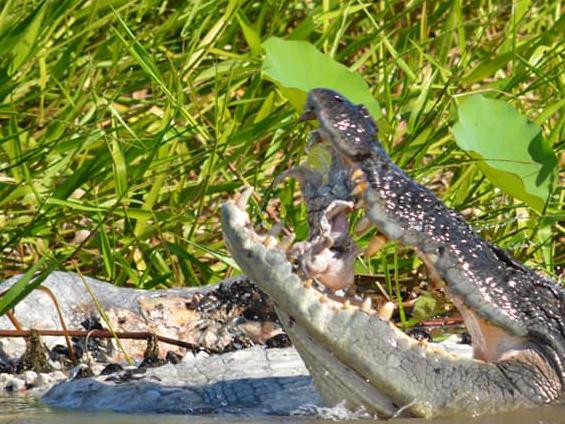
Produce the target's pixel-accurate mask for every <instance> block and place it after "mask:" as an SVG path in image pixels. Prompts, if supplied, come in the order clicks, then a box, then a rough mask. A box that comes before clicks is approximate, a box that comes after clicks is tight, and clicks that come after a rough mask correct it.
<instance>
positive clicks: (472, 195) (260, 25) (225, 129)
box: [0, 0, 565, 287]
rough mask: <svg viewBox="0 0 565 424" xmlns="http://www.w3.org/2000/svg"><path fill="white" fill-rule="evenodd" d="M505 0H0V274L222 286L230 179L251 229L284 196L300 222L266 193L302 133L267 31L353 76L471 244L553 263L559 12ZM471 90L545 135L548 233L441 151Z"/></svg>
mask: <svg viewBox="0 0 565 424" xmlns="http://www.w3.org/2000/svg"><path fill="white" fill-rule="evenodd" d="M514 4H515V6H514V7H511V2H503V1H500V2H498V1H478V0H476V1H466V2H461V1H457V0H456V1H445V2H435V1H424V0H415V1H377V2H368V3H362V2H354V1H352V2H338V1H323V2H309V1H305V2H300V1H288V2H276V1H273V2H246V1H196V0H191V1H168V2H166V1H157V0H154V1H153V0H137V1H123V0H106V1H75V0H62V1H33V0H28V1H15V0H13V1H11V2H10V1H8V2H7V3H6V2H4V6H3V10H2V12H1V15H0V46H1V47H0V101H1V103H0V225H1V228H2V231H1V234H0V244H1V246H2V250H1V251H0V252H1V253H0V255H1V257H0V269H1V274H0V277H1V278H5V277H7V276H10V275H12V274H15V273H21V272H24V271H25V270H27V269H29V268H30V267H31V266H32V265H33V264H36V263H37V262H38V261H39V260H40V259H41V258H47V261H46V264H49V263H53V261H55V260H60V261H61V265H60V266H61V267H62V268H64V269H68V270H75V269H76V268H77V267H78V269H80V271H81V272H82V273H83V274H85V275H89V276H93V277H98V278H101V279H104V280H108V281H112V282H114V283H116V284H133V285H136V286H139V287H155V286H160V285H167V286H174V285H201V284H208V283H210V282H214V281H218V280H220V279H222V278H224V277H226V276H228V275H230V274H231V273H233V272H234V270H233V268H232V265H233V262H232V261H231V259H230V258H229V256H227V252H226V249H225V247H224V245H223V241H222V237H221V230H220V226H219V208H220V205H221V204H222V202H223V201H224V200H225V199H227V198H228V197H230V196H231V195H232V194H233V193H234V192H235V191H237V190H238V189H239V188H240V187H242V186H243V185H251V186H253V187H255V189H256V193H257V194H258V197H257V199H259V200H258V201H257V202H256V203H255V204H254V205H253V207H252V209H251V210H252V213H253V215H254V219H255V220H256V222H258V223H259V222H261V221H264V220H265V219H266V217H267V215H266V214H265V210H266V207H267V205H268V204H269V202H270V201H272V199H276V198H280V199H281V202H282V205H283V206H282V207H281V208H279V207H278V204H277V203H276V202H274V201H272V204H271V206H272V207H273V210H274V211H275V213H280V214H281V216H282V217H283V218H284V219H285V220H286V221H287V222H288V224H289V225H293V226H296V227H298V228H297V229H298V231H299V232H300V231H301V232H302V233H304V231H305V227H304V225H305V224H304V222H303V218H304V215H303V214H304V210H303V209H302V208H300V207H297V206H296V205H293V203H292V202H293V200H292V199H293V196H292V192H291V191H290V190H291V189H295V188H296V187H295V185H294V184H293V183H292V182H288V183H285V185H283V186H281V187H278V188H277V187H273V178H274V175H276V174H277V173H279V172H280V171H281V170H283V169H286V168H287V167H289V166H291V165H292V164H296V163H298V162H299V161H300V160H301V159H303V157H304V153H303V149H304V144H305V140H306V138H307V132H308V129H307V128H306V127H305V126H304V125H301V124H298V123H297V117H298V115H297V113H296V111H295V110H293V109H292V108H291V106H290V105H289V104H288V103H286V102H285V101H284V97H283V96H280V94H279V93H278V92H277V90H276V89H275V86H274V85H273V84H272V83H270V82H269V81H266V80H264V79H263V78H262V76H261V72H260V68H261V58H262V54H261V48H260V43H261V41H264V40H266V39H267V38H268V37H270V36H278V37H281V38H287V39H302V40H307V41H310V42H312V43H313V44H315V45H316V46H317V47H318V48H319V49H320V50H321V51H323V52H324V53H326V54H328V55H331V56H333V57H334V58H335V59H336V60H338V61H340V62H342V63H344V64H346V65H347V66H349V67H350V68H351V69H353V70H355V71H356V72H359V73H360V74H361V75H362V76H363V78H364V79H365V80H366V81H367V82H368V83H369V85H370V86H371V88H372V90H373V94H374V96H375V97H376V99H377V100H378V101H379V103H380V105H381V107H382V109H383V113H384V115H383V118H382V119H381V120H380V121H379V123H378V124H379V129H380V136H381V138H382V140H383V142H384V144H385V146H386V147H387V148H388V149H389V151H390V152H391V155H392V157H393V158H394V160H395V161H397V162H398V163H399V164H400V165H401V166H402V167H403V168H405V169H406V170H408V172H409V173H410V174H411V175H413V176H414V177H415V178H416V179H417V180H418V181H420V182H422V183H424V184H426V185H428V186H429V187H430V188H432V189H433V190H434V191H436V193H438V195H440V196H441V197H442V198H443V199H444V200H445V201H446V202H447V203H448V204H449V205H450V206H452V207H455V208H457V209H459V210H461V211H463V213H464V214H465V215H466V216H467V217H468V218H469V219H470V220H471V221H472V222H473V224H474V225H475V226H476V227H477V228H478V229H479V230H480V231H481V233H482V234H483V235H484V236H485V237H486V238H488V239H490V240H493V241H495V242H499V243H500V245H501V246H502V247H505V248H507V249H509V250H510V251H511V252H512V253H513V254H514V255H516V256H517V257H519V258H520V259H521V260H527V261H529V262H528V263H529V264H530V265H537V266H539V267H541V268H544V269H546V270H547V271H549V272H556V273H560V272H562V271H559V269H560V268H559V267H562V266H564V265H565V251H564V249H563V247H562V246H563V241H564V238H565V228H564V224H563V221H565V219H561V220H560V219H559V218H558V217H555V214H558V213H560V212H561V213H562V210H563V205H564V204H565V191H564V190H563V188H562V184H560V183H562V181H563V177H564V173H563V157H564V151H565V142H564V141H563V140H564V133H565V117H564V114H563V113H562V112H563V108H564V106H565V102H564V101H563V98H564V97H565V96H564V91H565V75H564V72H563V71H564V69H565V66H564V59H565V47H564V45H565V44H564V42H563V41H564V40H563V34H565V19H564V18H563V16H562V9H563V8H564V7H565V5H563V4H561V2H558V1H546V2H543V1H541V2H530V1H517V2H514ZM311 72H324V70H323V69H312V70H311ZM471 92H482V93H487V94H489V95H490V96H494V97H498V98H501V99H504V100H505V101H508V102H509V103H512V104H513V105H514V106H515V107H517V108H518V109H519V110H521V112H522V113H524V114H525V115H526V116H528V117H529V119H531V120H533V121H536V122H537V123H538V124H540V125H542V127H543V131H544V135H545V136H546V137H547V138H548V139H549V140H550V141H551V142H552V143H553V146H554V149H555V152H556V154H557V155H558V157H559V158H560V159H561V164H560V169H561V173H560V183H558V184H556V188H555V192H554V195H553V197H552V199H551V201H550V202H549V203H548V207H547V213H546V215H548V216H552V218H549V219H550V220H551V223H552V225H551V226H540V222H544V221H543V220H542V219H540V216H539V215H538V214H537V213H536V212H534V211H532V210H531V209H528V208H527V207H526V206H525V205H524V204H522V203H521V202H520V201H517V200H515V199H512V198H510V197H509V196H508V195H505V194H504V193H503V192H501V191H500V190H497V189H494V187H493V186H492V185H491V184H490V183H489V182H488V180H486V179H485V178H484V176H483V174H482V173H481V172H480V171H479V169H478V167H477V166H476V165H475V164H474V163H473V161H472V160H471V159H470V158H469V157H468V156H466V154H464V153H463V152H461V151H460V150H459V149H458V148H457V147H456V145H455V143H454V140H453V135H452V134H451V132H450V127H451V125H452V124H453V123H454V121H455V120H456V113H455V108H456V105H457V104H458V102H459V101H460V99H461V97H460V96H462V95H464V94H465V93H471ZM493 119H496V117H493ZM493 142H494V141H493ZM560 221H561V222H560ZM81 243H82V247H81V248H80V249H77V247H78V246H80V245H81ZM542 246H545V248H542ZM382 260H386V261H388V262H389V265H388V269H390V270H391V272H392V270H393V269H394V268H395V265H396V264H398V266H400V267H401V268H400V269H395V270H394V272H396V273H398V272H400V273H401V274H406V273H409V272H410V271H411V268H412V267H413V266H414V262H413V260H398V258H397V255H396V253H395V252H394V249H393V248H392V250H391V248H389V249H388V250H385V251H384V252H383V253H382V256H381V257H379V258H375V259H374V260H373V261H369V262H367V263H365V265H360V269H364V270H371V271H381V272H382V270H383V267H382Z"/></svg>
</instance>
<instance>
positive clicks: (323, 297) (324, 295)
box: [320, 294, 329, 303]
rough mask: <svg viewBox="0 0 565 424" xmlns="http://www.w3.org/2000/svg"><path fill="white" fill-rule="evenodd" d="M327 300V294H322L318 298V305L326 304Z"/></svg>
mask: <svg viewBox="0 0 565 424" xmlns="http://www.w3.org/2000/svg"><path fill="white" fill-rule="evenodd" d="M328 300H329V298H328V295H327V294H323V295H322V296H320V303H326V302H327V301H328Z"/></svg>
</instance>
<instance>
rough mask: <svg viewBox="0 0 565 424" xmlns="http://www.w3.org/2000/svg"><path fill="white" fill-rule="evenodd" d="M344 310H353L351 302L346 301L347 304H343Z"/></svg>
mask: <svg viewBox="0 0 565 424" xmlns="http://www.w3.org/2000/svg"><path fill="white" fill-rule="evenodd" d="M342 308H343V309H349V308H351V303H350V302H349V300H346V301H345V302H343V305H342Z"/></svg>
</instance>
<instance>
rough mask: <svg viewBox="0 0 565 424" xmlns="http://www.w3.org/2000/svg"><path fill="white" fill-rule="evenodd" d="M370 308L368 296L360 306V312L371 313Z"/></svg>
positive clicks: (370, 302)
mask: <svg viewBox="0 0 565 424" xmlns="http://www.w3.org/2000/svg"><path fill="white" fill-rule="evenodd" d="M372 306H373V301H372V300H371V297H370V296H367V297H366V298H365V300H363V303H362V304H361V310H362V311H363V312H367V313H369V312H371V308H372Z"/></svg>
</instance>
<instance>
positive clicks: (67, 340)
mask: <svg viewBox="0 0 565 424" xmlns="http://www.w3.org/2000/svg"><path fill="white" fill-rule="evenodd" d="M37 289H38V290H41V291H43V292H45V293H47V296H49V298H50V299H51V301H52V302H53V304H54V305H55V309H56V311H57V315H58V316H59V322H60V323H61V328H62V329H63V334H64V336H65V343H66V344H67V349H68V350H69V357H70V358H71V362H72V363H73V365H77V364H78V362H77V357H76V355H75V351H74V350H73V344H72V343H71V338H70V337H69V330H68V329H67V324H65V319H64V318H63V312H62V311H61V305H60V304H59V301H58V300H57V298H56V297H55V295H54V294H53V292H52V291H51V289H49V287H46V286H39V287H37Z"/></svg>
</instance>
